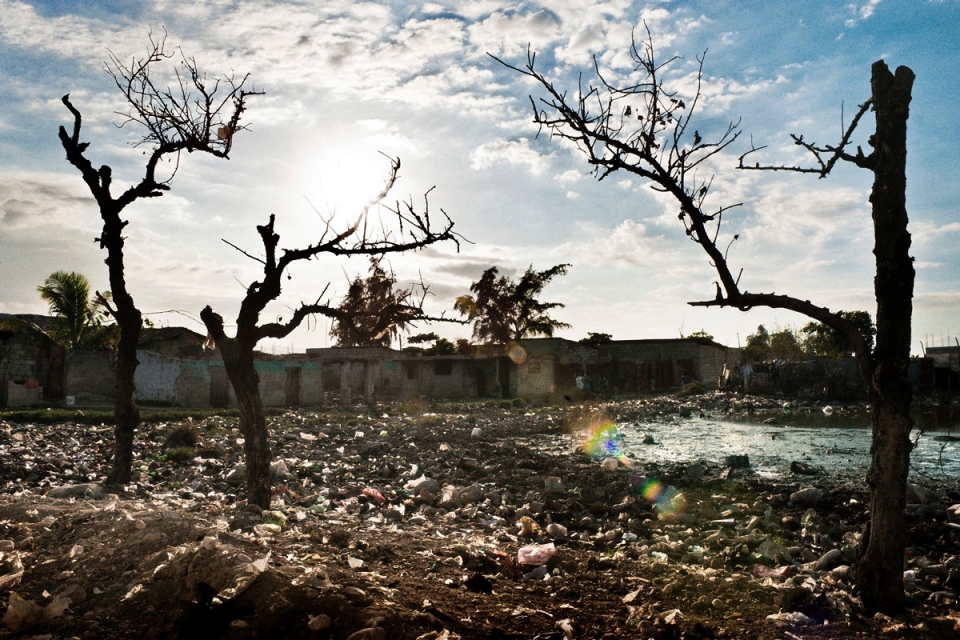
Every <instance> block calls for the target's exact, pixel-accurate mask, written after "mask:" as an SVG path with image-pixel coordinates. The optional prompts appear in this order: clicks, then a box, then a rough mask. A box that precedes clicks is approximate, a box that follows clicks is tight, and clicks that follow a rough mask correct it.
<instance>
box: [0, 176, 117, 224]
mask: <svg viewBox="0 0 960 640" xmlns="http://www.w3.org/2000/svg"><path fill="white" fill-rule="evenodd" d="M82 184H83V183H82V182H81V181H80V179H79V177H74V176H70V175H66V174H60V173H39V172H29V171H13V172H0V194H6V195H7V196H8V197H3V196H0V227H3V228H5V229H6V230H8V231H13V230H22V229H32V230H41V229H43V230H45V231H44V233H49V232H53V233H54V234H56V235H57V236H65V235H68V234H71V233H75V232H76V231H78V230H84V231H90V230H92V229H94V228H98V227H99V216H97V215H96V209H95V207H94V203H93V199H92V198H90V197H88V196H84V195H83V192H82ZM13 194H15V195H13ZM10 195H13V197H9V196H10ZM84 208H87V209H90V210H91V212H90V213H91V215H86V212H84V211H82V209H84Z"/></svg>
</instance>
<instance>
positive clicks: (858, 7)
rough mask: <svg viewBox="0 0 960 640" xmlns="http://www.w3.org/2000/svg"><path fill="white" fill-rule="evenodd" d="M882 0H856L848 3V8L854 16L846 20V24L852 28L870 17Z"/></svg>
mask: <svg viewBox="0 0 960 640" xmlns="http://www.w3.org/2000/svg"><path fill="white" fill-rule="evenodd" d="M881 1H882V0H867V1H866V2H855V3H852V4H848V5H847V10H848V11H849V12H850V13H851V14H852V15H853V17H852V18H850V19H848V20H847V21H846V22H844V26H845V27H848V28H852V27H855V26H857V24H858V23H860V22H863V21H864V20H867V19H869V18H870V17H871V16H872V15H873V13H874V11H876V9H877V7H878V6H879V5H880V2H881Z"/></svg>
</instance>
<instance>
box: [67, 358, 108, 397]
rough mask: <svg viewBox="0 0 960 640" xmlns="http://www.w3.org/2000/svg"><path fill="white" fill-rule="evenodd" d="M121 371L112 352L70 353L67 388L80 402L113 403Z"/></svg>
mask: <svg viewBox="0 0 960 640" xmlns="http://www.w3.org/2000/svg"><path fill="white" fill-rule="evenodd" d="M116 386H117V374H116V371H115V369H114V365H113V353H112V352H110V351H76V350H71V351H68V352H67V367H66V374H65V383H64V388H65V391H66V395H67V396H73V397H74V398H75V401H76V404H78V405H92V404H101V405H112V404H113V398H114V393H115V391H116Z"/></svg>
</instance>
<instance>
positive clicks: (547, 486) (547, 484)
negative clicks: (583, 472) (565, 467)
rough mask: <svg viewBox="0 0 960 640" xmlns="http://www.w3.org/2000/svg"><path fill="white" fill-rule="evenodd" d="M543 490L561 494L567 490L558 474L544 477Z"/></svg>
mask: <svg viewBox="0 0 960 640" xmlns="http://www.w3.org/2000/svg"><path fill="white" fill-rule="evenodd" d="M543 490H544V492H545V493H550V494H559V493H563V492H564V491H566V489H565V488H564V486H563V480H562V479H561V478H558V477H556V476H548V477H546V478H544V479H543Z"/></svg>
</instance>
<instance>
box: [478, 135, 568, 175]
mask: <svg viewBox="0 0 960 640" xmlns="http://www.w3.org/2000/svg"><path fill="white" fill-rule="evenodd" d="M551 157H552V154H551V155H549V156H541V155H540V154H539V153H537V151H536V150H535V149H533V148H531V146H530V140H529V139H527V138H519V139H517V140H503V139H500V140H495V141H493V142H488V143H485V144H482V145H480V146H479V147H477V148H476V149H474V150H473V153H471V154H470V167H471V168H473V169H477V170H482V169H489V168H490V167H493V166H495V165H499V164H507V165H515V166H523V165H526V166H527V167H528V168H529V169H530V171H531V172H532V173H534V174H537V175H539V174H541V173H543V172H544V170H545V169H546V168H547V163H548V160H549V158H551Z"/></svg>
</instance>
